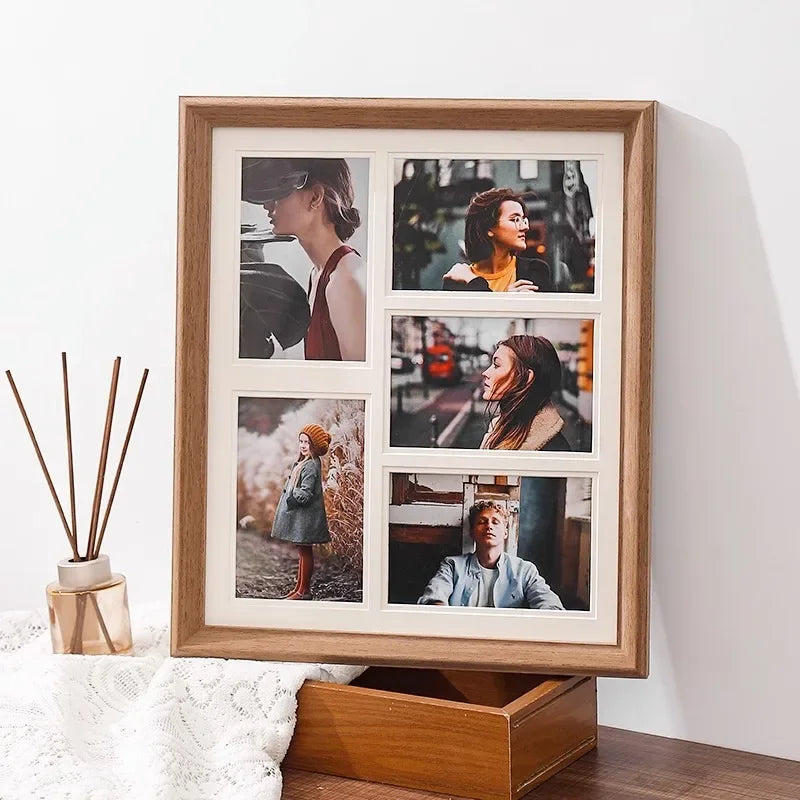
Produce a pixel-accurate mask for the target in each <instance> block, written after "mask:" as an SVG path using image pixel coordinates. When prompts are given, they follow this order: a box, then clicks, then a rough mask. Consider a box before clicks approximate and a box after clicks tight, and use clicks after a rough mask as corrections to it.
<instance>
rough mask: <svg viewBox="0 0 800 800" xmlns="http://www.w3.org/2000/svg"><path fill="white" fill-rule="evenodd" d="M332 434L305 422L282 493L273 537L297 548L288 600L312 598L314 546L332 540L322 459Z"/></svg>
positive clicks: (276, 512) (276, 513)
mask: <svg viewBox="0 0 800 800" xmlns="http://www.w3.org/2000/svg"><path fill="white" fill-rule="evenodd" d="M330 442H331V436H330V434H329V433H328V432H327V431H326V430H325V429H324V428H322V426H320V425H316V424H311V425H306V426H304V427H303V429H302V430H301V431H300V434H299V436H298V447H299V454H298V457H297V461H296V462H295V464H294V466H293V467H292V471H291V472H290V473H289V477H288V478H287V479H286V484H285V485H284V487H283V491H282V492H281V497H280V500H279V501H278V507H277V509H276V510H275V519H274V521H273V523H272V538H274V539H280V540H282V541H284V542H291V543H292V544H294V545H295V546H296V547H297V555H298V565H297V579H296V580H295V584H294V588H293V589H292V590H291V591H290V592H289V594H287V595H286V597H285V598H283V599H285V600H311V599H312V595H311V576H312V575H313V574H314V547H313V546H314V545H315V544H325V543H326V542H330V540H331V534H330V530H329V529H328V518H327V515H326V513H325V503H324V501H323V492H322V462H321V458H322V456H324V455H325V454H326V453H327V452H328V446H329V445H330Z"/></svg>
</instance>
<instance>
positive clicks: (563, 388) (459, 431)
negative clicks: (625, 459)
mask: <svg viewBox="0 0 800 800" xmlns="http://www.w3.org/2000/svg"><path fill="white" fill-rule="evenodd" d="M391 332H392V352H391V357H390V370H391V402H390V428H389V430H390V434H389V436H390V440H389V443H390V445H391V446H393V447H435V448H455V449H469V450H471V449H483V450H542V451H556V452H567V451H576V452H584V453H589V452H591V451H592V417H593V391H592V383H593V372H592V370H593V364H594V323H593V321H592V320H585V319H563V318H536V319H507V318H500V317H409V316H393V317H392V322H391Z"/></svg>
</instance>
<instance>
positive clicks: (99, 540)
mask: <svg viewBox="0 0 800 800" xmlns="http://www.w3.org/2000/svg"><path fill="white" fill-rule="evenodd" d="M149 372H150V371H149V370H145V371H144V373H142V382H141V383H140V384H139V393H138V394H137V395H136V402H135V403H134V405H133V413H132V414H131V421H130V424H129V425H128V432H127V434H125V443H124V444H123V445H122V452H121V453H120V456H119V465H118V466H117V473H116V475H114V483H112V484H111V493H110V494H109V496H108V504H107V505H106V513H105V514H104V515H103V524H102V526H101V527H100V536H98V538H97V545H96V546H95V548H94V551H90V552H89V558H97V556H98V555H100V546H101V545H102V544H103V537H104V536H105V533H106V525H107V524H108V515H109V514H110V513H111V504H112V503H113V502H114V497H115V496H116V494H117V484H118V483H119V476H120V475H121V474H122V464H123V463H124V461H125V454H126V453H127V452H128V444H129V443H130V441H131V434H132V433H133V425H134V423H135V422H136V415H137V414H138V413H139V404H140V403H141V402H142V394H143V393H144V385H145V383H146V382H147V375H148V374H149Z"/></svg>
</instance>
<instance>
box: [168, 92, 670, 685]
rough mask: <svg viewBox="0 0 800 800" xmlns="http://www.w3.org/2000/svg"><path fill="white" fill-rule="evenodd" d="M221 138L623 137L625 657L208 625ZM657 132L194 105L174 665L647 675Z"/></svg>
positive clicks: (590, 647) (435, 107) (560, 107)
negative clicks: (240, 662)
mask: <svg viewBox="0 0 800 800" xmlns="http://www.w3.org/2000/svg"><path fill="white" fill-rule="evenodd" d="M215 127H265V128H292V127H306V128H308V127H319V128H395V129H400V128H411V129H434V128H436V129H454V130H464V129H473V130H475V129H479V130H531V131H616V132H621V133H622V134H623V135H624V196H623V205H624V209H623V289H622V291H623V298H622V387H623V391H622V397H621V442H620V445H621V451H620V459H621V461H620V487H619V502H620V523H619V602H618V626H617V642H616V644H614V645H596V644H564V643H539V642H515V641H490V640H479V639H467V640H465V639H456V640H453V639H451V638H437V637H420V636H400V635H387V634H363V633H330V632H319V631H316V632H309V631H291V630H275V629H272V630H265V629H259V628H238V627H224V626H210V625H206V624H205V613H204V612H205V562H206V557H205V553H206V547H205V537H206V488H207V487H206V468H207V466H206V465H207V434H208V424H207V393H208V319H209V279H210V220H211V149H212V130H213V129H214V128H215ZM655 128H656V103H654V102H639V101H594V100H592V101H578V100H565V101H550V100H420V99H330V98H255V97H182V98H181V99H180V153H179V190H178V277H177V330H176V336H177V348H176V362H175V473H174V513H173V526H174V530H173V547H172V625H171V653H172V655H174V656H216V657H221V658H251V659H279V660H284V661H293V660H294V661H321V662H329V663H350V664H362V663H363V664H373V665H403V666H420V667H422V666H425V667H449V668H451V669H452V668H456V669H470V668H478V667H480V668H482V669H495V670H499V671H519V672H550V673H561V674H598V675H620V676H635V677H645V676H646V675H647V673H648V668H649V595H650V592H649V571H650V569H649V564H650V498H649V495H650V418H651V358H652V356H651V349H652V328H653V321H652V285H653V274H652V273H653V249H654V221H655V219H654V205H655ZM458 653H462V654H465V653H469V654H470V657H469V658H465V657H464V656H463V655H462V656H460V657H459V656H458V655H457V654H458Z"/></svg>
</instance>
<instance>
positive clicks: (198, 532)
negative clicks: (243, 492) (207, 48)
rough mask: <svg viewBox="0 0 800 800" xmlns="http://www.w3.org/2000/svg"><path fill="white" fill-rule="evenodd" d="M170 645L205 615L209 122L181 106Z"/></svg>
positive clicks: (173, 646)
mask: <svg viewBox="0 0 800 800" xmlns="http://www.w3.org/2000/svg"><path fill="white" fill-rule="evenodd" d="M179 147H180V152H179V159H178V161H179V172H178V253H177V257H178V280H177V288H176V293H177V297H176V305H177V323H176V348H175V463H174V484H173V492H174V500H173V503H174V507H173V539H172V624H171V627H170V631H171V641H170V649H171V651H172V652H173V653H177V652H178V650H179V643H180V642H181V641H182V640H183V639H185V638H186V637H188V636H191V635H192V634H193V633H194V632H195V631H197V630H198V629H200V628H201V627H202V626H203V623H204V620H205V564H206V559H205V552H206V537H205V530H206V445H207V439H208V425H207V416H208V415H207V404H206V397H207V391H208V308H209V286H210V264H211V259H210V230H209V229H210V224H211V204H210V198H211V126H210V125H209V124H208V123H207V122H206V121H205V120H203V118H202V117H200V116H199V115H197V114H193V113H191V109H190V108H189V107H188V106H186V105H185V104H182V105H181V114H180V142H179Z"/></svg>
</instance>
